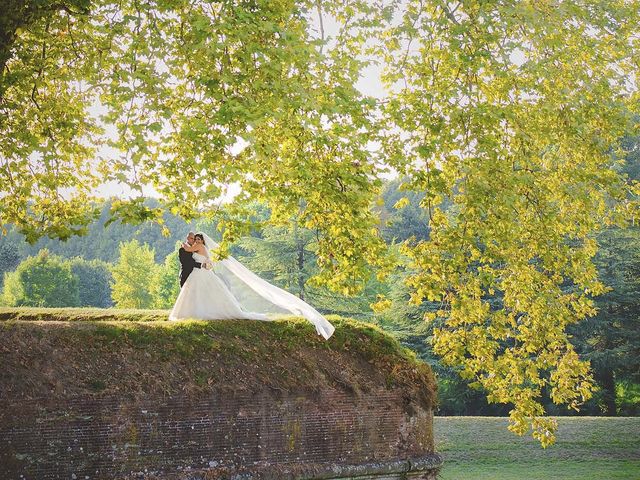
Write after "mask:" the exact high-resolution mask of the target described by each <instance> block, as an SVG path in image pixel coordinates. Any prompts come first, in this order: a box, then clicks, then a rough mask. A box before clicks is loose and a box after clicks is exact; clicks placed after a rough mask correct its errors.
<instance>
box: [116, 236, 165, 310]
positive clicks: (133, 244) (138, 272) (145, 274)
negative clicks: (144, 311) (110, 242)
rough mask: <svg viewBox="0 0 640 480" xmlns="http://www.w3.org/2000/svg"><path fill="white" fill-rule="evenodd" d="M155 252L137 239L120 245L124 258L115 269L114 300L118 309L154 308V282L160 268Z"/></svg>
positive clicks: (121, 254)
mask: <svg viewBox="0 0 640 480" xmlns="http://www.w3.org/2000/svg"><path fill="white" fill-rule="evenodd" d="M153 257H154V252H153V249H152V248H150V247H149V246H148V245H147V244H142V245H141V244H140V242H138V241H137V240H131V241H129V242H122V243H121V244H120V258H119V259H118V262H117V263H116V264H115V265H114V266H113V268H112V271H111V272H112V274H113V283H112V285H111V297H112V298H113V301H114V302H115V306H116V307H117V308H152V307H153V304H154V296H153V291H152V287H153V279H154V278H155V276H156V269H157V265H156V263H155V261H154V259H153Z"/></svg>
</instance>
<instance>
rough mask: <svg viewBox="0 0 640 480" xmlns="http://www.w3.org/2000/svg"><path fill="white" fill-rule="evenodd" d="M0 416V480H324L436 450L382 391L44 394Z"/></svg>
mask: <svg viewBox="0 0 640 480" xmlns="http://www.w3.org/2000/svg"><path fill="white" fill-rule="evenodd" d="M0 412H1V413H0V478H1V479H3V480H4V479H6V480H10V479H25V480H46V479H74V478H75V479H116V478H149V479H150V478H159V479H160V478H161V479H169V478H172V479H173V478H185V479H186V478H193V479H195V478H232V477H233V476H234V475H237V474H239V473H241V472H243V471H245V472H254V477H252V478H256V477H260V478H285V477H288V478H329V477H328V476H327V473H326V472H327V471H332V469H333V471H335V472H337V473H336V475H335V476H336V477H338V476H339V473H338V470H336V466H337V465H347V466H354V465H369V466H371V465H373V466H374V467H375V465H379V466H380V468H381V469H382V470H384V468H387V469H389V468H391V467H388V465H390V464H392V463H393V462H394V461H398V460H399V459H408V458H415V457H425V456H427V457H428V456H429V454H432V453H433V439H432V437H431V431H432V430H431V423H432V415H431V412H430V411H425V410H423V409H422V408H421V407H419V406H417V405H415V404H411V405H410V404H409V402H408V400H407V399H406V398H403V395H402V392H399V391H389V390H383V389H380V390H376V391H370V392H368V393H360V394H348V393H344V392H341V391H337V390H327V391H323V392H321V393H317V392H316V393H309V392H280V393H279V394H278V395H274V394H272V393H265V392H262V393H257V394H255V395H253V394H248V393H246V392H245V393H228V394H217V395H210V396H204V397H201V398H197V397H193V396H190V395H187V394H185V395H183V396H173V397H171V398H166V399H161V398H147V399H134V398H133V397H128V396H124V397H120V396H113V395H111V396H103V397H101V396H82V397H74V398H71V399H67V400H64V401H61V400H48V399H47V398H40V399H32V400H28V401H20V402H15V401H14V402H12V403H8V404H4V405H0ZM384 465H387V467H385V466H384ZM375 468H377V467H375ZM375 468H373V470H375ZM398 468H404V469H405V470H406V469H407V468H408V467H406V466H405V467H398ZM278 469H279V470H278ZM370 470H371V469H370ZM373 470H372V471H373ZM278 471H280V474H278V473H277V472H278ZM321 471H324V472H325V473H322V474H321V473H319V472H321ZM198 472H199V473H198ZM256 472H257V473H256ZM260 472H262V473H260ZM314 472H315V473H314ZM389 475H391V473H390V474H389ZM389 475H388V476H386V477H384V478H406V477H403V476H398V477H393V476H389ZM431 475H432V473H428V472H426V471H425V473H424V474H422V476H420V477H415V478H432V476H431ZM369 478H378V477H369ZM379 478H382V477H379ZM412 478H413V477H412Z"/></svg>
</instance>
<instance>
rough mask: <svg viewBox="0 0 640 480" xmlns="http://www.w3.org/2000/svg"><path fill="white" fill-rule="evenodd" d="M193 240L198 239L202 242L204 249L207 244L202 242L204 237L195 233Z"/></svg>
mask: <svg viewBox="0 0 640 480" xmlns="http://www.w3.org/2000/svg"><path fill="white" fill-rule="evenodd" d="M194 238H199V239H200V240H202V244H203V245H204V246H205V247H206V246H207V244H206V243H205V241H204V236H203V235H202V234H201V233H196V235H195V237H194Z"/></svg>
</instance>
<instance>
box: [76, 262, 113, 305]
mask: <svg viewBox="0 0 640 480" xmlns="http://www.w3.org/2000/svg"><path fill="white" fill-rule="evenodd" d="M69 264H70V266H71V271H72V272H73V275H74V276H75V277H76V278H77V280H78V306H79V307H98V308H109V307H111V306H113V301H112V300H111V280H112V276H111V265H110V264H108V263H106V262H103V261H100V260H85V259H84V258H81V257H75V258H72V259H71V260H69Z"/></svg>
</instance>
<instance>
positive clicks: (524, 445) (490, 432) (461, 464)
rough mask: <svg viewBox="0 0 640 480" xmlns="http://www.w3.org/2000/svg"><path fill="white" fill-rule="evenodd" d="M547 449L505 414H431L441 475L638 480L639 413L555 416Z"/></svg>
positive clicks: (492, 479) (458, 479) (486, 479)
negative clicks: (511, 425)
mask: <svg viewBox="0 0 640 480" xmlns="http://www.w3.org/2000/svg"><path fill="white" fill-rule="evenodd" d="M558 422H559V428H558V437H557V443H556V444H555V445H553V446H551V447H549V448H547V449H546V450H544V449H542V448H541V447H540V446H539V444H538V443H537V442H536V441H535V440H533V439H531V438H530V437H518V436H516V435H514V434H512V433H511V432H509V431H508V430H507V424H508V421H507V419H506V418H492V417H436V418H435V421H434V434H435V439H436V451H439V452H440V453H442V454H443V455H444V457H445V467H444V469H443V471H442V473H441V477H440V478H441V479H442V480H472V479H473V480H507V479H508V480H520V479H522V480H525V479H526V480H552V479H553V480H555V479H557V480H591V479H593V480H596V479H597V480H604V479H606V480H622V479H625V480H639V479H640V418H638V417H633V418H606V417H560V418H558Z"/></svg>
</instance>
